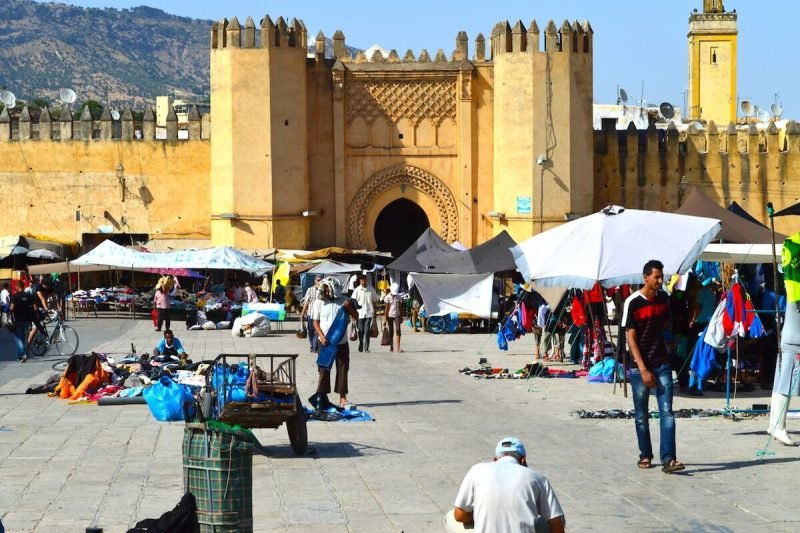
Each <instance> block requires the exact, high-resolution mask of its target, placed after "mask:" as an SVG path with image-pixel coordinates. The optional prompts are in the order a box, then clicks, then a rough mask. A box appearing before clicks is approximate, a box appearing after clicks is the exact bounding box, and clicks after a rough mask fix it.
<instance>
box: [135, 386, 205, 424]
mask: <svg viewBox="0 0 800 533" xmlns="http://www.w3.org/2000/svg"><path fill="white" fill-rule="evenodd" d="M142 395H143V396H144V400H145V401H146V402H147V407H149V408H150V414H152V415H153V418H155V419H156V420H159V421H161V422H174V421H177V420H183V404H184V402H190V404H191V405H190V407H189V416H190V417H191V416H194V396H193V395H192V390H191V389H190V388H189V387H188V386H186V385H181V384H179V383H175V382H174V381H172V380H171V379H170V378H169V377H167V376H162V377H161V379H159V380H158V381H156V382H154V383H153V384H152V385H150V386H149V387H147V388H146V389H144V392H143V393H142Z"/></svg>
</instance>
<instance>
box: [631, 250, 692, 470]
mask: <svg viewBox="0 0 800 533" xmlns="http://www.w3.org/2000/svg"><path fill="white" fill-rule="evenodd" d="M642 274H643V275H644V286H642V288H641V289H639V290H638V291H636V292H634V293H633V294H631V295H630V296H629V297H628V299H627V300H625V306H624V309H623V313H622V325H623V326H624V327H625V330H626V339H627V341H628V350H629V351H630V353H631V356H632V357H633V360H634V362H635V363H636V366H635V367H634V368H632V369H631V388H632V389H633V407H634V410H635V411H636V438H637V439H638V441H639V462H638V463H637V465H638V467H639V468H650V467H652V466H653V464H652V463H653V447H652V444H651V443H650V425H649V422H650V411H649V408H648V405H647V404H648V399H649V396H650V390H651V389H655V391H656V400H657V401H658V416H659V424H660V426H661V439H660V447H659V451H660V452H661V470H662V471H663V472H664V473H666V474H671V473H672V472H677V471H679V470H683V469H684V468H686V466H685V465H684V464H683V463H681V462H680V461H678V459H677V458H676V452H675V417H674V415H673V413H672V367H671V366H670V348H669V345H668V343H667V337H668V336H669V335H670V311H669V296H667V293H666V292H664V291H663V290H661V286H662V285H663V284H664V265H663V264H662V263H661V262H660V261H656V260H654V259H653V260H650V261H648V262H647V263H645V265H644V269H643V270H642Z"/></svg>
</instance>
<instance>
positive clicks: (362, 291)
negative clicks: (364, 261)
mask: <svg viewBox="0 0 800 533" xmlns="http://www.w3.org/2000/svg"><path fill="white" fill-rule="evenodd" d="M352 298H353V300H355V301H356V303H357V304H358V305H359V308H358V351H359V352H362V351H363V352H369V338H370V337H369V332H370V329H371V328H372V321H373V320H375V304H376V303H378V293H377V292H375V289H373V288H372V287H368V286H367V276H363V275H362V276H361V277H360V278H359V280H358V287H356V288H355V290H354V291H353V295H352Z"/></svg>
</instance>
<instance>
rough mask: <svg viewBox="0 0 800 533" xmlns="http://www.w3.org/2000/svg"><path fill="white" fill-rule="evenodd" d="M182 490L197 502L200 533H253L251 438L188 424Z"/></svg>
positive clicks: (224, 430)
mask: <svg viewBox="0 0 800 533" xmlns="http://www.w3.org/2000/svg"><path fill="white" fill-rule="evenodd" d="M183 488H184V491H186V492H191V493H192V494H193V495H194V497H195V500H196V501H197V521H198V522H199V523H200V532H201V533H234V532H236V533H252V531H253V442H252V437H251V436H250V435H248V434H247V433H245V432H243V431H236V430H234V429H225V428H217V427H214V428H209V427H207V426H206V425H205V424H201V423H189V424H186V429H185V430H184V432H183Z"/></svg>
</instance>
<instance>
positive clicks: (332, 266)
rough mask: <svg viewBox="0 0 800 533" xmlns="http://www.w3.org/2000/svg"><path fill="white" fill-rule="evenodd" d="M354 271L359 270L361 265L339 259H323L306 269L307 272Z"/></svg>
mask: <svg viewBox="0 0 800 533" xmlns="http://www.w3.org/2000/svg"><path fill="white" fill-rule="evenodd" d="M354 272H361V265H357V264H355V263H342V262H340V261H323V262H322V263H320V264H318V265H316V266H314V267H313V268H310V269H308V273H309V274H351V273H354Z"/></svg>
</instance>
